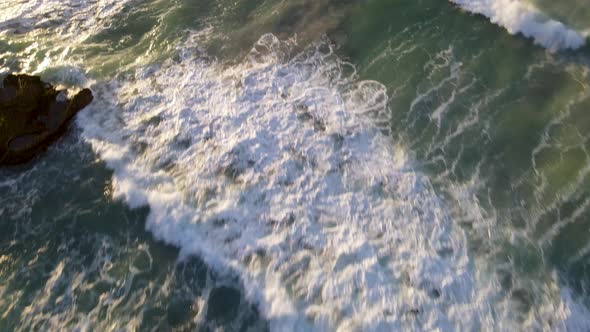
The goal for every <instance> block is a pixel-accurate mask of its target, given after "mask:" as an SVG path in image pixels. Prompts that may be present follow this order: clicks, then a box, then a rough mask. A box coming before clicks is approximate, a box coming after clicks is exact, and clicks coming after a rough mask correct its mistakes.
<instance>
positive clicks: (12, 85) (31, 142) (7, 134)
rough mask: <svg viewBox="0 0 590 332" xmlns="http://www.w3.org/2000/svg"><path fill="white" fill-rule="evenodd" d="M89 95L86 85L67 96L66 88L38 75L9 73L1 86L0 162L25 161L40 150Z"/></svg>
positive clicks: (65, 126)
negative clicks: (59, 88)
mask: <svg viewBox="0 0 590 332" xmlns="http://www.w3.org/2000/svg"><path fill="white" fill-rule="evenodd" d="M92 99H93V96H92V92H90V90H88V89H84V90H82V91H80V92H79V93H78V94H77V95H76V96H75V97H74V98H72V99H71V100H68V99H67V98H66V97H65V91H58V90H56V89H55V88H54V87H53V86H51V85H50V84H48V83H45V82H43V81H41V79H40V78H39V77H37V76H29V75H8V76H7V77H6V78H5V79H4V82H3V86H2V87H0V166H3V165H15V164H20V163H25V162H27V161H29V160H31V159H32V158H33V157H35V156H36V155H38V154H39V153H41V152H43V151H44V150H45V149H47V147H48V146H49V145H50V144H51V143H53V142H55V141H56V140H57V139H59V138H60V137H61V136H62V135H63V134H64V133H65V132H66V131H67V129H68V125H69V123H70V120H71V119H72V118H73V117H74V116H75V115H76V113H78V112H79V111H80V110H81V109H83V108H84V107H86V106H87V105H88V104H90V102H92Z"/></svg>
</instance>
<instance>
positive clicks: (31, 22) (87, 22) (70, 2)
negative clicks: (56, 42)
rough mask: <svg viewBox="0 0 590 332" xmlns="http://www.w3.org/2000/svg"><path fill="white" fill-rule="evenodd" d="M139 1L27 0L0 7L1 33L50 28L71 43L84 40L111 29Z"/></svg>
mask: <svg viewBox="0 0 590 332" xmlns="http://www.w3.org/2000/svg"><path fill="white" fill-rule="evenodd" d="M138 1H139V0H49V1H46V0H27V1H16V2H8V3H5V4H3V6H2V8H0V31H2V30H9V31H14V32H18V33H22V32H25V31H30V30H36V29H49V30H52V31H55V32H57V34H58V35H60V36H62V37H64V38H69V40H70V41H72V40H76V41H83V40H85V39H87V38H88V37H90V36H93V35H95V34H97V33H98V32H100V31H103V30H104V29H107V28H108V27H109V26H110V24H112V19H113V17H115V16H116V15H117V14H119V13H121V12H122V11H123V10H124V9H125V7H126V6H128V5H130V4H132V3H134V2H135V3H136V2H138Z"/></svg>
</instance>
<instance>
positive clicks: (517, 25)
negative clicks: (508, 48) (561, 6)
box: [450, 0, 586, 51]
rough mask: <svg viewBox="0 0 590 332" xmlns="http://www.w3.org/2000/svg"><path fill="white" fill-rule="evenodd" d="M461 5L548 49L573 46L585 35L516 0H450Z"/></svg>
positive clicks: (580, 43) (583, 39) (582, 42)
mask: <svg viewBox="0 0 590 332" xmlns="http://www.w3.org/2000/svg"><path fill="white" fill-rule="evenodd" d="M450 1H451V2H452V3H454V4H456V5H458V6H460V7H461V8H463V9H465V10H467V11H469V12H472V13H475V14H480V15H483V16H485V17H487V18H489V19H490V21H491V22H492V23H494V24H497V25H500V26H502V27H504V28H505V29H506V30H508V32H509V33H511V34H522V35H524V36H525V37H528V38H532V39H533V40H534V41H535V43H536V44H538V45H541V46H543V47H545V48H547V49H549V50H550V51H558V50H564V49H577V48H580V47H582V46H584V44H585V43H586V37H585V36H584V35H583V34H582V33H580V32H578V31H575V30H573V29H571V28H569V27H567V26H566V25H564V24H563V23H561V22H559V21H556V20H553V19H551V18H549V17H547V16H546V15H544V14H543V13H542V12H541V11H540V10H539V9H537V8H535V7H534V6H532V5H530V4H527V3H526V2H524V1H520V0H450Z"/></svg>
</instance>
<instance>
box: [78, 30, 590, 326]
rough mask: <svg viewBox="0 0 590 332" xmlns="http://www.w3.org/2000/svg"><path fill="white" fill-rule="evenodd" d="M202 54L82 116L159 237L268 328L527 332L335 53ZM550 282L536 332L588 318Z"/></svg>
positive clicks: (280, 49)
mask: <svg viewBox="0 0 590 332" xmlns="http://www.w3.org/2000/svg"><path fill="white" fill-rule="evenodd" d="M196 39H198V38H196ZM194 45H198V42H195V41H193V42H192V43H191V42H189V43H187V44H186V45H185V46H184V48H183V50H182V51H181V57H180V60H178V61H172V60H170V61H167V62H165V63H164V64H162V65H160V66H150V67H146V68H142V69H140V70H138V71H137V72H136V73H135V74H134V75H131V76H128V77H121V78H119V79H118V80H115V81H112V82H109V83H106V84H96V85H95V86H94V87H93V89H94V92H95V94H96V102H95V103H94V104H93V105H92V106H91V107H89V108H88V109H87V110H85V111H84V112H83V113H81V115H80V117H79V118H78V124H79V125H80V126H81V127H82V128H83V136H84V138H85V139H86V140H87V141H88V142H90V143H91V144H92V146H93V148H94V149H95V150H96V151H97V152H98V153H99V154H100V156H101V157H102V158H103V159H104V160H105V161H106V162H107V164H108V165H109V167H111V168H112V169H113V170H114V176H113V184H114V193H113V194H114V196H115V197H116V198H120V199H124V200H125V201H127V202H128V203H129V204H130V205H132V206H141V205H149V207H150V208H151V212H150V215H149V217H148V221H147V227H148V229H149V230H150V231H151V232H153V234H154V235H155V236H156V237H157V238H159V239H162V240H164V241H166V242H168V243H171V244H174V245H176V246H178V247H180V248H181V249H182V252H183V253H184V254H199V255H201V256H202V257H203V258H204V259H205V260H206V261H207V262H208V264H210V265H212V266H215V267H216V268H218V269H222V270H223V269H230V270H233V271H236V272H238V273H239V274H240V276H241V278H242V280H243V282H244V285H245V288H246V291H247V293H248V294H247V295H248V296H249V297H250V298H251V299H253V300H254V301H256V302H257V303H258V305H259V307H260V308H261V310H262V312H263V314H264V316H265V317H266V318H268V319H269V321H270V323H271V328H272V329H273V330H279V331H283V330H308V329H309V330H341V331H351V330H368V331H370V330H383V331H389V330H392V329H393V330H405V329H412V330H436V329H440V330H480V329H500V330H510V329H517V328H519V327H521V328H522V326H521V325H520V324H522V323H523V322H518V321H517V320H515V319H513V318H514V316H515V315H514V312H515V311H517V310H518V309H517V308H512V305H511V303H510V301H504V300H500V299H501V298H502V297H501V296H499V295H498V294H499V293H501V290H500V288H501V287H500V286H499V282H498V281H497V280H496V279H495V276H494V275H493V274H491V275H488V274H486V272H485V271H486V270H484V269H479V268H478V267H474V263H473V261H472V260H471V259H470V257H469V256H468V253H467V248H466V247H467V240H466V238H465V235H464V233H463V231H462V230H461V229H460V228H459V227H458V226H456V225H455V224H454V223H453V222H452V220H450V218H449V216H448V214H447V213H446V212H445V208H444V206H443V204H442V203H441V202H440V201H439V199H438V198H437V196H436V195H435V193H434V191H433V189H432V188H431V185H430V184H429V181H428V179H427V178H426V177H425V176H424V175H422V174H420V173H418V172H416V171H414V170H413V169H412V167H411V163H410V162H409V159H408V158H407V156H406V154H405V153H404V150H403V149H402V148H400V147H397V146H395V142H392V140H391V138H390V137H389V136H388V135H386V134H385V132H386V131H387V130H386V127H387V126H380V124H387V123H388V122H389V121H390V119H389V114H390V110H389V109H388V108H387V100H388V97H387V93H386V89H385V87H383V86H382V85H381V84H379V83H378V82H372V81H358V80H357V79H356V77H355V70H354V67H353V66H352V65H350V64H348V63H346V62H343V61H341V60H340V59H339V58H338V57H336V56H335V55H334V54H333V52H332V50H331V47H330V44H329V42H327V41H322V42H320V43H319V44H317V45H316V47H315V48H313V49H311V50H308V51H306V52H304V53H302V54H300V55H298V56H296V57H294V58H293V59H286V58H285V56H284V54H286V53H288V51H289V47H290V46H289V43H288V42H280V41H278V40H277V39H276V38H275V37H274V36H272V35H265V36H263V37H262V38H261V39H260V40H259V42H258V43H257V44H256V45H255V47H254V48H253V50H252V52H251V53H250V55H249V56H248V57H247V58H246V59H245V60H244V61H242V62H241V63H240V64H237V65H231V66H226V65H222V64H220V63H217V62H216V61H213V60H208V59H207V57H206V56H203V55H202V54H201V53H200V52H199V51H198V47H193V46H194ZM476 272H477V273H476ZM551 284H552V285H553V287H554V288H555V289H549V290H546V292H541V291H540V295H539V297H540V298H542V299H541V300H540V303H538V304H539V305H540V307H541V308H545V309H546V310H544V311H543V312H540V311H536V310H533V311H532V314H530V315H531V316H530V317H531V319H530V322H529V324H526V322H525V326H528V328H537V327H540V328H542V329H549V328H555V327H556V326H557V329H560V328H563V329H566V328H567V327H568V326H571V325H568V324H569V323H568V322H570V321H571V320H572V319H573V320H574V321H575V322H578V321H579V320H578V319H577V315H576V317H573V318H572V311H571V310H570V307H569V306H568V305H567V303H566V302H564V301H562V300H561V297H560V294H559V287H557V286H555V285H556V282H552V283H551ZM511 308H512V309H511ZM551 308H556V310H551ZM576 308H578V307H576ZM582 316H583V315H582ZM582 322H583V323H584V324H586V323H587V322H586V321H585V320H582ZM560 324H561V325H560Z"/></svg>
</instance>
